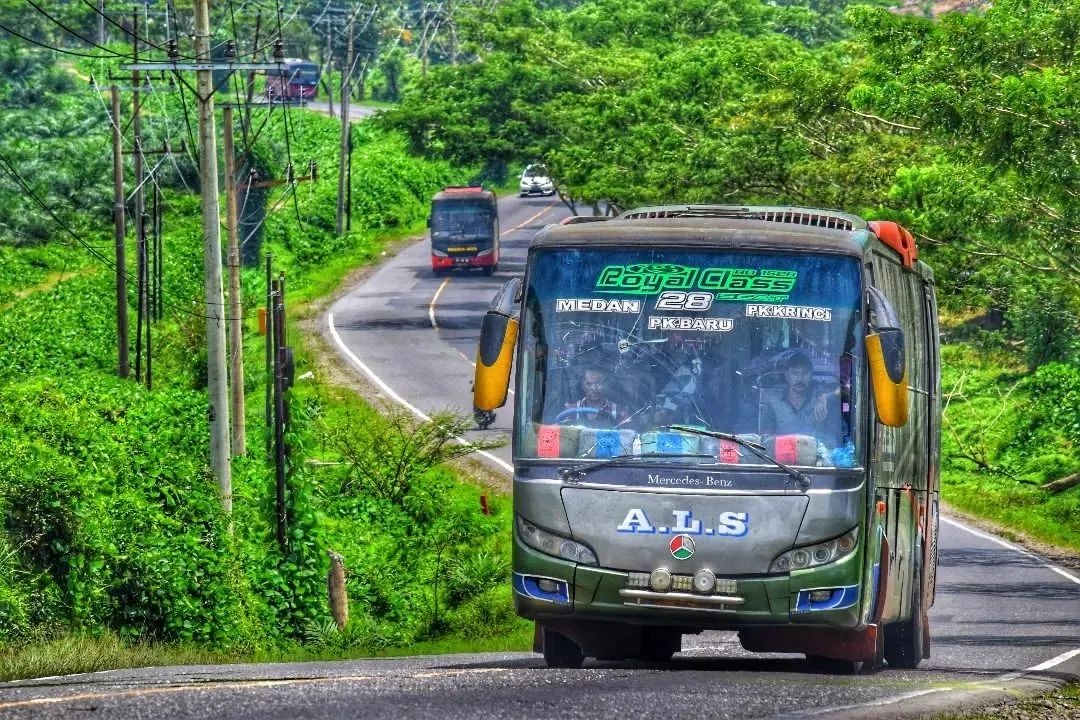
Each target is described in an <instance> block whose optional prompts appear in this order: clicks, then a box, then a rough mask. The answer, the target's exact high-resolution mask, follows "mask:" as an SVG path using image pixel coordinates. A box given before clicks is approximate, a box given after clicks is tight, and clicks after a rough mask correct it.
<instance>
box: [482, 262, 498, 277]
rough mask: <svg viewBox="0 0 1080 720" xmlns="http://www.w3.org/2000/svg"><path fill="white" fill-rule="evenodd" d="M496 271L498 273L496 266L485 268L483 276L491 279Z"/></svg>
mask: <svg viewBox="0 0 1080 720" xmlns="http://www.w3.org/2000/svg"><path fill="white" fill-rule="evenodd" d="M498 271H499V266H498V265H488V266H487V267H486V268H484V274H485V275H487V276H488V277H491V276H492V275H494V274H495V273H496V272H498Z"/></svg>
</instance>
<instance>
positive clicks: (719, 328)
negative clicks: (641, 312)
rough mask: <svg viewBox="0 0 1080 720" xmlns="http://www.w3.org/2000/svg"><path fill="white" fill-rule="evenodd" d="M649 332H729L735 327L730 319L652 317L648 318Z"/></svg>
mask: <svg viewBox="0 0 1080 720" xmlns="http://www.w3.org/2000/svg"><path fill="white" fill-rule="evenodd" d="M648 326H649V329H650V330H691V331H697V332H731V328H733V327H735V323H734V321H732V319H731V318H701V317H671V316H667V315H652V316H650V317H649V320H648Z"/></svg>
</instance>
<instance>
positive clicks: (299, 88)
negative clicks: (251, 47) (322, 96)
mask: <svg viewBox="0 0 1080 720" xmlns="http://www.w3.org/2000/svg"><path fill="white" fill-rule="evenodd" d="M319 76H320V73H319V66H318V65H316V64H315V63H313V62H311V61H310V60H302V59H300V58H285V59H284V60H283V61H282V62H280V63H279V64H278V67H277V68H276V69H273V70H267V71H266V97H267V99H268V100H270V101H278V102H299V101H304V100H314V99H315V96H316V95H317V94H318V89H319Z"/></svg>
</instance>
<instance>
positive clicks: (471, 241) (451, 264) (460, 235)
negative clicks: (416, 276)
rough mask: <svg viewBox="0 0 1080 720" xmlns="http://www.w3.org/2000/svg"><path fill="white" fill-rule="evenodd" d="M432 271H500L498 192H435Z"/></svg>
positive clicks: (473, 189)
mask: <svg viewBox="0 0 1080 720" xmlns="http://www.w3.org/2000/svg"><path fill="white" fill-rule="evenodd" d="M428 228H429V230H430V236H431V269H432V271H433V272H434V273H435V274H436V275H441V274H443V273H445V272H447V271H449V270H452V269H454V268H479V269H481V270H483V271H484V273H485V274H486V275H491V274H493V273H494V272H495V271H496V270H498V269H499V207H498V203H497V201H496V198H495V193H493V192H492V191H490V190H485V189H484V188H483V186H480V185H467V186H451V187H446V188H443V189H442V190H440V191H439V192H437V193H435V196H434V197H433V198H432V199H431V214H430V215H429V216H428Z"/></svg>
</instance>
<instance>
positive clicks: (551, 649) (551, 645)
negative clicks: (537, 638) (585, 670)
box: [543, 628, 585, 668]
mask: <svg viewBox="0 0 1080 720" xmlns="http://www.w3.org/2000/svg"><path fill="white" fill-rule="evenodd" d="M543 643H544V645H543V650H544V662H545V663H547V666H548V667H551V668H579V667H581V664H582V663H583V662H585V655H584V654H583V653H582V652H581V648H580V647H578V644H577V643H575V642H574V641H573V640H571V639H570V638H568V637H566V636H565V635H562V634H560V633H557V632H555V631H553V630H548V629H546V628H545V629H544V635H543Z"/></svg>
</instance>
